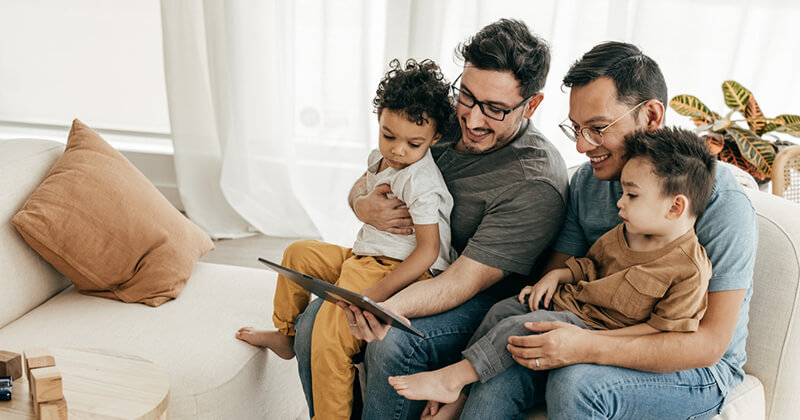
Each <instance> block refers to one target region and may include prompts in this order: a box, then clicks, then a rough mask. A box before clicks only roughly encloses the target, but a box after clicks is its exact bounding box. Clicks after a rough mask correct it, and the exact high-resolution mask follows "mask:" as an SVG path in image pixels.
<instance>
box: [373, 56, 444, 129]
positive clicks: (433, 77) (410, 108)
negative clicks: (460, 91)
mask: <svg viewBox="0 0 800 420" xmlns="http://www.w3.org/2000/svg"><path fill="white" fill-rule="evenodd" d="M372 105H373V106H374V107H375V112H376V113H377V112H380V111H381V110H383V109H391V110H392V111H396V112H402V113H404V114H405V115H406V116H407V117H408V120H409V121H411V122H414V123H416V124H417V125H423V124H425V123H426V122H428V118H430V119H431V120H433V124H434V127H435V129H436V132H437V133H439V134H441V135H442V137H444V138H449V137H450V136H451V135H452V133H453V132H454V130H456V128H457V127H458V121H457V120H456V107H455V103H454V102H453V99H452V98H451V96H450V83H448V82H447V80H445V78H444V75H443V74H442V71H441V69H439V66H438V65H436V63H434V62H433V61H432V60H422V61H420V62H417V61H416V60H414V59H409V60H407V61H406V63H405V66H403V65H401V64H400V61H399V60H397V59H394V60H392V61H391V62H389V71H388V72H387V73H386V75H384V76H383V79H382V80H381V82H380V84H378V90H376V91H375V99H373V100H372ZM426 117H427V118H426Z"/></svg>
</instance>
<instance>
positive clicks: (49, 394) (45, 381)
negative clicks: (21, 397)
mask: <svg viewBox="0 0 800 420" xmlns="http://www.w3.org/2000/svg"><path fill="white" fill-rule="evenodd" d="M29 379H30V381H31V395H32V396H33V402H34V403H35V404H38V403H43V402H49V401H56V400H60V399H62V398H63V397H64V389H63V386H62V381H61V372H59V371H58V368H57V367H55V366H51V367H43V368H35V369H31V376H30V378H29Z"/></svg>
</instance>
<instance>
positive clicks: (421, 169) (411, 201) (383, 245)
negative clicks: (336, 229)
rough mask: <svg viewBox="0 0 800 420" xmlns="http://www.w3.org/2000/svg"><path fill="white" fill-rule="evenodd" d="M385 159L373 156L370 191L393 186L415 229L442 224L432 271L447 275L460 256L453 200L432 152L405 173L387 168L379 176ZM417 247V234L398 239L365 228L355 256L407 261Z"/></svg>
mask: <svg viewBox="0 0 800 420" xmlns="http://www.w3.org/2000/svg"><path fill="white" fill-rule="evenodd" d="M382 158H383V157H382V156H381V152H380V150H378V149H375V150H373V151H372V152H370V154H369V158H368V166H367V191H369V192H372V190H374V189H375V187H377V186H378V185H381V184H389V186H390V187H391V189H392V192H393V193H394V194H395V196H397V198H399V199H400V200H402V201H403V202H404V203H406V205H407V206H408V212H409V213H411V220H412V221H413V222H414V224H415V225H430V224H434V223H438V224H439V256H438V257H436V261H435V262H434V263H433V266H431V269H434V270H439V271H444V270H445V269H447V267H449V266H450V263H452V262H453V260H455V258H456V252H455V250H454V249H453V248H452V247H451V246H450V212H451V211H452V210H453V197H452V196H451V195H450V193H449V192H448V191H447V185H446V184H445V182H444V178H442V174H441V173H440V172H439V168H438V167H437V166H436V162H434V160H433V156H432V155H431V151H430V150H428V151H427V152H426V153H425V156H424V157H423V158H422V159H420V160H419V161H417V162H415V163H414V164H412V165H409V166H407V167H405V168H403V169H400V170H397V169H394V168H386V169H384V170H383V171H382V172H378V169H380V165H381V159H382ZM416 247H417V240H416V237H415V236H414V235H413V234H411V235H396V234H392V233H388V232H383V231H380V230H378V229H376V228H375V227H374V226H371V225H368V224H364V225H363V226H362V227H361V230H360V231H359V232H358V237H357V238H356V242H355V244H353V253H354V254H356V255H369V256H385V257H389V258H394V259H397V260H405V259H406V258H407V257H408V255H409V254H410V253H411V251H413V250H414V249H415V248H416Z"/></svg>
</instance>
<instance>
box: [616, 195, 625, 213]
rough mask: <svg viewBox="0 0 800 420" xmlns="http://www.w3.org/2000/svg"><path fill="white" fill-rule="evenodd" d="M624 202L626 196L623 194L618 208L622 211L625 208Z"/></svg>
mask: <svg viewBox="0 0 800 420" xmlns="http://www.w3.org/2000/svg"><path fill="white" fill-rule="evenodd" d="M624 200H625V194H622V197H620V198H619V200H617V207H618V208H619V209H620V210H622V208H623V207H625V202H624Z"/></svg>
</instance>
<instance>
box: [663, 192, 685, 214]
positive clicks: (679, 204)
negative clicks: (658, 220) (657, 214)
mask: <svg viewBox="0 0 800 420" xmlns="http://www.w3.org/2000/svg"><path fill="white" fill-rule="evenodd" d="M687 211H689V197H686V196H685V195H683V194H678V195H676V196H675V197H674V198H673V199H672V204H671V205H670V206H669V210H667V219H669V220H678V219H680V218H681V216H683V214H684V213H686V212H687Z"/></svg>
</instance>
